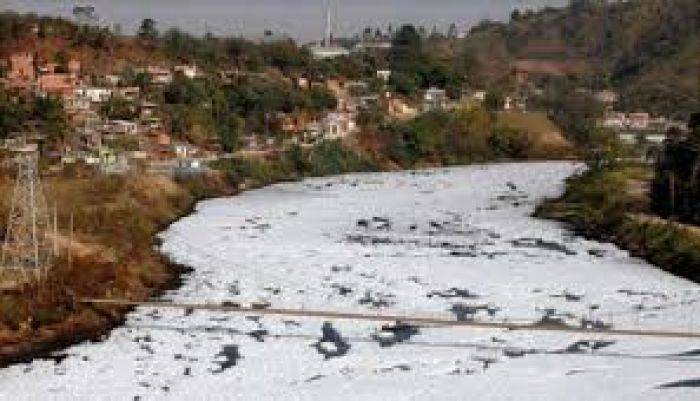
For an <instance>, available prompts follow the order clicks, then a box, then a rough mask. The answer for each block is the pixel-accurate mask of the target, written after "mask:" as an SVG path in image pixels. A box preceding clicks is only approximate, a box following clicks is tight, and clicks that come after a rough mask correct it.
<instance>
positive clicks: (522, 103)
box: [503, 95, 527, 111]
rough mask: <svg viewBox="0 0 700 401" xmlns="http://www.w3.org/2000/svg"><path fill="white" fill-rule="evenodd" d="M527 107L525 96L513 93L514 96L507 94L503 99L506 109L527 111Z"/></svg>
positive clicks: (504, 108)
mask: <svg viewBox="0 0 700 401" xmlns="http://www.w3.org/2000/svg"><path fill="white" fill-rule="evenodd" d="M526 109H527V99H526V97H525V96H520V95H513V96H506V97H505V99H503V110H505V111H510V110H519V111H525V110H526Z"/></svg>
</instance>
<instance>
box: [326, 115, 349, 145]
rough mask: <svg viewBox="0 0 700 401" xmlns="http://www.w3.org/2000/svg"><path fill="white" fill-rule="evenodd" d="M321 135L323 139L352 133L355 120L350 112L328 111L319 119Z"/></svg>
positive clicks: (337, 137)
mask: <svg viewBox="0 0 700 401" xmlns="http://www.w3.org/2000/svg"><path fill="white" fill-rule="evenodd" d="M320 128H321V136H322V137H323V139H328V140H333V139H342V138H345V137H347V136H348V135H350V134H351V133H353V132H354V131H355V129H356V126H355V120H354V118H353V116H352V115H351V114H350V113H343V112H333V113H328V115H326V116H325V117H324V118H323V120H321V127H320Z"/></svg>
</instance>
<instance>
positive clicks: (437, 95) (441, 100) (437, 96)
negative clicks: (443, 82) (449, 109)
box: [422, 87, 447, 111]
mask: <svg viewBox="0 0 700 401" xmlns="http://www.w3.org/2000/svg"><path fill="white" fill-rule="evenodd" d="M446 106H447V93H446V92H445V90H444V89H439V88H435V87H431V88H429V89H427V90H426V91H425V92H424V93H423V104H422V109H423V111H431V110H442V109H444V108H445V107H446Z"/></svg>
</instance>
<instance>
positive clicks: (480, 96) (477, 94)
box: [471, 90, 486, 102]
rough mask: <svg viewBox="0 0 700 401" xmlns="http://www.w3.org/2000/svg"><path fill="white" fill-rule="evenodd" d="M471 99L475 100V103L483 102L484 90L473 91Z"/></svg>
mask: <svg viewBox="0 0 700 401" xmlns="http://www.w3.org/2000/svg"><path fill="white" fill-rule="evenodd" d="M471 99H472V100H476V101H477V102H483V101H485V100H486V91H485V90H475V91H473V92H472V94H471Z"/></svg>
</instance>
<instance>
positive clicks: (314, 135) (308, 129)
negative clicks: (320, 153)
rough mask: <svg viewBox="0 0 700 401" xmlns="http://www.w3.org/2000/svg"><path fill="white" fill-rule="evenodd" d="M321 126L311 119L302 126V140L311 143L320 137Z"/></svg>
mask: <svg viewBox="0 0 700 401" xmlns="http://www.w3.org/2000/svg"><path fill="white" fill-rule="evenodd" d="M321 133H322V127H321V123H319V122H318V121H312V122H310V123H308V124H306V125H305V126H304V134H303V138H304V142H307V143H311V142H314V141H316V140H318V139H319V138H320V137H321Z"/></svg>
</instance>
